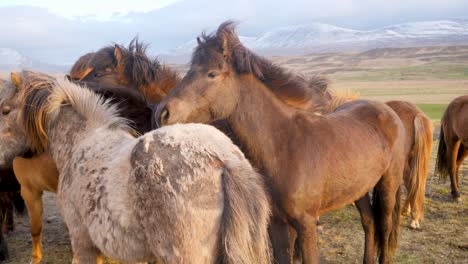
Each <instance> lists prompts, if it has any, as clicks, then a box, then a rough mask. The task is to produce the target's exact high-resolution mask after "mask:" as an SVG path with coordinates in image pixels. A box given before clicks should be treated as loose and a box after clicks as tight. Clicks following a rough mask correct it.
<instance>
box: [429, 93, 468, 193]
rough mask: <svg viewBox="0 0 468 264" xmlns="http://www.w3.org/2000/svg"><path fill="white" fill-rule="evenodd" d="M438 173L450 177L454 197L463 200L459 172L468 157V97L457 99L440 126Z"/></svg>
mask: <svg viewBox="0 0 468 264" xmlns="http://www.w3.org/2000/svg"><path fill="white" fill-rule="evenodd" d="M439 140H440V141H439V148H438V150H437V162H436V173H437V174H439V176H440V177H441V178H443V179H447V177H448V176H449V175H450V187H451V189H452V197H453V198H454V199H455V200H456V201H460V200H461V196H460V179H459V175H458V171H459V169H460V166H461V165H462V163H463V160H464V159H465V158H466V156H467V155H468V95H463V96H460V97H457V98H455V99H454V100H453V101H452V102H451V103H450V104H449V105H448V107H447V110H445V113H444V116H443V117H442V121H441V126H440V138H439Z"/></svg>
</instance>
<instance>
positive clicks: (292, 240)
mask: <svg viewBox="0 0 468 264" xmlns="http://www.w3.org/2000/svg"><path fill="white" fill-rule="evenodd" d="M288 231H289V232H288V233H289V258H290V260H289V263H290V264H293V263H294V260H295V258H296V253H298V252H296V250H295V249H296V240H297V233H296V230H295V229H294V228H293V227H292V226H289V227H288Z"/></svg>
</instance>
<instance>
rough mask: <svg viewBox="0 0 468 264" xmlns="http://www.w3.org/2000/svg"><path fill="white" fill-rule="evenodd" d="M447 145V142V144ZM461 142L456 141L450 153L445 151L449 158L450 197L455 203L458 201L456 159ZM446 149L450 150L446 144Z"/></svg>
mask: <svg viewBox="0 0 468 264" xmlns="http://www.w3.org/2000/svg"><path fill="white" fill-rule="evenodd" d="M447 143H448V142H447ZM460 144H461V141H460V140H458V141H457V142H456V143H455V144H453V148H452V149H451V150H452V151H450V152H449V151H447V153H448V155H449V158H448V159H447V161H448V162H450V171H449V173H450V187H451V189H452V197H453V199H455V201H460V200H461V196H460V189H459V183H458V175H457V172H458V168H457V157H458V149H459V148H460ZM447 148H448V149H449V150H450V147H449V145H448V144H447Z"/></svg>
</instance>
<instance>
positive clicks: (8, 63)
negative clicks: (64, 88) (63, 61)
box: [0, 48, 69, 73]
mask: <svg viewBox="0 0 468 264" xmlns="http://www.w3.org/2000/svg"><path fill="white" fill-rule="evenodd" d="M23 69H30V70H37V71H42V72H48V73H56V72H66V71H68V69H69V67H68V66H61V65H54V64H48V63H44V62H40V61H37V60H33V59H31V58H29V57H27V56H25V55H23V54H21V53H20V52H18V51H16V50H14V49H8V48H0V72H11V71H19V70H23Z"/></svg>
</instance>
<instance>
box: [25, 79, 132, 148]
mask: <svg viewBox="0 0 468 264" xmlns="http://www.w3.org/2000/svg"><path fill="white" fill-rule="evenodd" d="M22 76H23V84H22V87H21V89H20V107H21V110H20V117H19V122H20V124H21V125H22V127H23V129H24V131H25V132H26V138H27V140H28V144H29V146H30V147H31V149H32V150H33V151H35V152H37V153H41V152H43V151H44V150H45V149H47V146H48V134H47V131H48V128H49V125H50V123H51V122H52V121H54V120H55V119H56V118H57V116H58V114H59V113H60V110H61V109H62V107H64V106H71V107H72V108H73V109H74V110H75V111H76V112H77V113H78V114H79V115H81V116H82V117H83V118H84V119H85V120H86V126H87V128H90V129H92V128H101V127H104V128H108V129H124V130H127V131H130V128H129V126H128V122H127V120H126V119H124V118H122V117H120V116H119V115H118V109H117V107H116V105H113V104H110V103H108V102H107V101H105V100H104V99H102V98H101V96H99V95H98V94H95V93H93V92H92V91H90V90H89V89H84V88H83V87H81V86H79V85H76V84H74V83H71V82H69V81H68V80H65V79H64V78H59V79H54V78H52V77H50V76H47V75H44V74H39V73H33V72H23V73H22Z"/></svg>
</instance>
